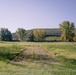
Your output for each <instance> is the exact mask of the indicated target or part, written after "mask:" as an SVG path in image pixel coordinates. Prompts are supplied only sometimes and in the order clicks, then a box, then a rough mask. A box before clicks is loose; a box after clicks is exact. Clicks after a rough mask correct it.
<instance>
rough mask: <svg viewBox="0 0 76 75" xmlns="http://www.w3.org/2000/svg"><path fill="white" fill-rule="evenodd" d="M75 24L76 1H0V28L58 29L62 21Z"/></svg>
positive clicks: (14, 29) (11, 29)
mask: <svg viewBox="0 0 76 75" xmlns="http://www.w3.org/2000/svg"><path fill="white" fill-rule="evenodd" d="M66 20H68V21H70V22H74V23H75V24H76V0H0V28H1V27H3V28H8V29H9V30H10V31H11V32H15V31H16V29H17V28H24V29H26V30H28V29H33V28H59V24H60V23H61V22H63V21H66Z"/></svg>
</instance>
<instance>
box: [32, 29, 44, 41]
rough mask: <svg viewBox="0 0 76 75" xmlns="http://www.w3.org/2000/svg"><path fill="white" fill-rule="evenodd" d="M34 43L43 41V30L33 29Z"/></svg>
mask: <svg viewBox="0 0 76 75" xmlns="http://www.w3.org/2000/svg"><path fill="white" fill-rule="evenodd" d="M33 37H34V41H44V38H45V30H43V29H34V30H33Z"/></svg>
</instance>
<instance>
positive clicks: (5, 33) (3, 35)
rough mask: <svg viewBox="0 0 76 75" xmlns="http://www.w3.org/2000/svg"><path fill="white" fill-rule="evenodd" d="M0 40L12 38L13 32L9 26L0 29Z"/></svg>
mask: <svg viewBox="0 0 76 75" xmlns="http://www.w3.org/2000/svg"><path fill="white" fill-rule="evenodd" d="M0 40H1V41H11V40H12V34H11V32H10V31H9V30H8V29H7V28H1V29H0Z"/></svg>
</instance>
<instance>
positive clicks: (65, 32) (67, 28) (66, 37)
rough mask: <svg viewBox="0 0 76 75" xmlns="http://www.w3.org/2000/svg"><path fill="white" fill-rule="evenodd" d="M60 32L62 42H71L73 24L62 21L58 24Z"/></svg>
mask: <svg viewBox="0 0 76 75" xmlns="http://www.w3.org/2000/svg"><path fill="white" fill-rule="evenodd" d="M60 28H61V30H62V35H61V40H63V41H73V38H74V36H75V35H74V29H75V25H74V23H73V22H71V23H70V22H69V21H63V22H62V23H61V24H60Z"/></svg>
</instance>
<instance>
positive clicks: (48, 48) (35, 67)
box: [0, 42, 76, 75]
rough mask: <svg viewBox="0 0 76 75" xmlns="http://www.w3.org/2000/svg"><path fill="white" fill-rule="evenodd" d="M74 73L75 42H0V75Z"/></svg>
mask: <svg viewBox="0 0 76 75" xmlns="http://www.w3.org/2000/svg"><path fill="white" fill-rule="evenodd" d="M20 57H21V58H20ZM75 74H76V43H75V42H74V43H69V42H67V43H66V42H49V43H48V42H38V43H37V42H0V75H75Z"/></svg>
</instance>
